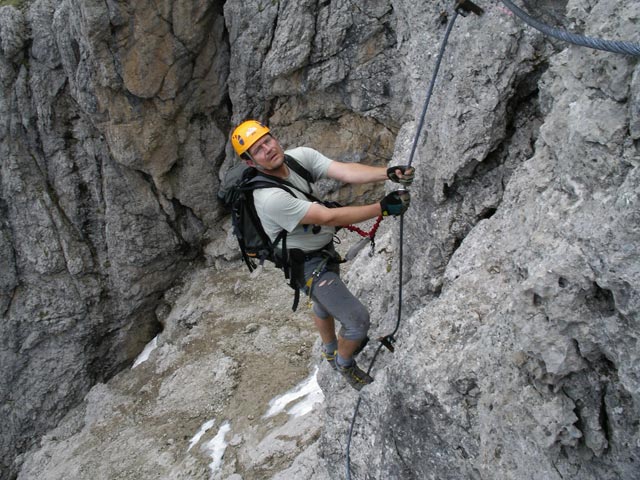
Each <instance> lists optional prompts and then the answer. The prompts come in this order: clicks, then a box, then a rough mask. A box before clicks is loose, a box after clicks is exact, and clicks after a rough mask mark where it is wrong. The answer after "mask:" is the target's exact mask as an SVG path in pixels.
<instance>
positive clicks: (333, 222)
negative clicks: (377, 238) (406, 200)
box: [300, 203, 382, 227]
mask: <svg viewBox="0 0 640 480" xmlns="http://www.w3.org/2000/svg"><path fill="white" fill-rule="evenodd" d="M381 213H382V208H381V206H380V204H379V203H372V204H370V205H361V206H355V207H340V208H327V207H325V206H324V205H322V204H320V203H312V204H311V206H310V207H309V209H308V210H307V213H306V215H305V216H304V217H303V218H302V220H301V221H300V224H302V225H328V226H330V227H338V226H343V225H351V224H353V223H360V222H364V221H365V220H369V219H370V218H375V217H377V216H378V215H380V214H381Z"/></svg>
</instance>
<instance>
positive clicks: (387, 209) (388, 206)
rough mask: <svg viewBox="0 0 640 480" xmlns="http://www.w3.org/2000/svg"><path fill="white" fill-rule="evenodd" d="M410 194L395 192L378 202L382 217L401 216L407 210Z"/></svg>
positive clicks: (406, 191) (400, 191) (401, 191)
mask: <svg viewBox="0 0 640 480" xmlns="http://www.w3.org/2000/svg"><path fill="white" fill-rule="evenodd" d="M410 203H411V194H410V193H409V191H408V190H396V191H395V192H391V193H390V194H389V195H387V196H386V197H384V198H383V199H382V200H381V201H380V208H381V209H382V215H383V216H385V217H386V216H389V215H392V216H397V215H402V214H403V213H404V212H406V211H407V209H408V208H409V204H410Z"/></svg>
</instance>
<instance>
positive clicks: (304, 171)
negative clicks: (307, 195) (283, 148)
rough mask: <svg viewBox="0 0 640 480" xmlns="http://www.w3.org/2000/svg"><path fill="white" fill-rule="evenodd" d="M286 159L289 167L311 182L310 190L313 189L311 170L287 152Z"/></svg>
mask: <svg viewBox="0 0 640 480" xmlns="http://www.w3.org/2000/svg"><path fill="white" fill-rule="evenodd" d="M284 161H285V163H286V164H287V167H289V168H290V169H291V170H293V171H294V172H296V173H297V174H298V175H300V176H301V177H302V178H304V179H305V180H306V181H307V183H308V184H309V190H311V184H312V183H314V180H313V175H311V172H310V171H309V170H307V169H306V168H304V167H303V166H302V165H301V164H300V162H298V161H297V160H296V159H295V158H293V157H292V156H291V155H288V154H285V155H284Z"/></svg>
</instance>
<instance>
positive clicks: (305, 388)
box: [262, 367, 324, 418]
mask: <svg viewBox="0 0 640 480" xmlns="http://www.w3.org/2000/svg"><path fill="white" fill-rule="evenodd" d="M296 401H297V403H296V404H295V405H293V406H291V407H290V408H289V409H288V410H287V413H288V414H289V415H293V416H294V417H301V416H302V415H306V414H307V413H309V412H311V411H312V410H313V407H314V406H315V405H316V404H317V403H322V402H323V401H324V393H322V389H321V388H320V385H319V384H318V367H316V369H315V371H314V372H313V374H312V375H311V376H310V377H309V378H307V379H306V380H304V381H303V382H301V383H299V384H298V385H296V386H295V387H294V388H293V389H291V390H289V391H288V392H287V393H284V394H282V395H280V396H278V397H276V398H274V399H272V400H271V401H270V402H269V410H267V413H265V414H264V416H263V417H262V418H269V417H273V416H275V415H277V414H279V413H280V412H283V411H285V409H286V408H287V406H288V405H290V404H291V403H292V402H296Z"/></svg>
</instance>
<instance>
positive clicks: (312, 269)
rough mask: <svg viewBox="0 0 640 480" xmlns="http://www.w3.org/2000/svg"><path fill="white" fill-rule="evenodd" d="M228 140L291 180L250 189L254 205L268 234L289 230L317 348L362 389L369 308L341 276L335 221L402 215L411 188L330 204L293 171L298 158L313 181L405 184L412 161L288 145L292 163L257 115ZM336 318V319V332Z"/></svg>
mask: <svg viewBox="0 0 640 480" xmlns="http://www.w3.org/2000/svg"><path fill="white" fill-rule="evenodd" d="M231 143H232V145H233V148H234V150H235V151H236V153H237V154H238V155H239V156H240V158H242V159H243V160H244V161H245V162H246V163H247V164H248V165H249V166H251V167H254V168H256V169H257V170H258V172H259V174H260V175H267V176H271V177H275V178H276V179H278V180H279V181H284V182H286V185H288V186H289V187H290V186H293V187H294V188H289V192H288V191H286V190H284V189H282V188H277V187H274V188H261V189H257V190H255V191H254V192H253V201H254V204H255V208H256V212H257V214H258V217H259V218H260V222H261V224H262V227H263V228H264V230H265V232H266V233H267V235H268V236H269V238H271V240H272V241H274V240H275V239H276V238H277V237H278V234H279V233H281V232H282V230H286V232H287V235H286V249H287V252H289V253H290V255H289V258H291V259H292V261H294V262H298V264H299V265H298V267H299V268H298V271H299V272H300V274H301V275H302V272H304V274H303V278H300V279H299V285H300V286H301V287H303V288H304V289H306V290H307V293H309V289H310V290H311V292H310V296H311V298H312V299H313V311H312V317H313V321H314V323H315V325H316V327H317V329H318V331H319V334H320V338H321V340H322V356H323V358H325V359H326V360H327V361H328V362H329V364H330V365H331V366H332V368H334V369H336V370H338V371H339V372H340V373H341V374H342V375H343V376H344V377H345V378H346V380H347V382H348V383H349V384H350V385H351V386H353V387H354V388H356V389H357V390H360V389H361V388H362V387H363V386H364V385H366V384H369V383H371V382H372V381H373V378H371V377H370V376H369V375H368V374H367V373H366V372H364V371H363V370H361V369H360V368H359V367H358V365H357V364H356V361H355V360H354V355H356V354H357V353H359V352H360V350H362V348H364V345H365V344H366V342H367V341H368V336H367V332H368V330H369V312H368V311H367V309H366V307H365V306H364V305H362V303H361V302H360V301H359V300H358V299H357V298H356V297H355V296H354V295H353V294H352V293H351V292H350V291H349V290H348V289H347V287H346V286H345V284H344V283H343V281H342V280H341V279H340V271H339V265H338V262H339V260H338V259H339V256H338V255H337V253H336V252H335V249H334V247H333V237H334V234H335V231H336V230H335V227H337V226H344V225H350V224H354V223H358V222H363V221H365V220H369V219H372V218H375V217H377V216H379V215H393V216H397V215H401V214H403V213H404V212H405V211H406V210H407V208H408V207H409V201H410V196H409V192H408V191H406V190H398V191H395V192H392V193H390V194H388V195H387V196H385V197H384V198H383V199H382V200H381V201H380V202H379V203H372V204H369V205H362V206H346V207H338V208H328V207H327V206H325V205H324V204H323V203H320V202H314V201H313V200H311V199H310V198H309V196H308V195H305V193H304V192H307V193H311V184H310V182H308V181H307V180H306V179H305V178H303V176H301V175H300V174H299V173H298V172H299V171H300V168H299V166H302V167H303V171H304V170H306V171H307V172H308V174H309V173H310V177H311V178H312V180H313V181H316V180H318V179H320V178H323V177H328V178H333V179H336V180H339V181H341V182H344V183H354V184H361V183H370V182H382V181H385V180H388V179H390V180H392V181H394V182H397V183H401V184H403V185H404V186H408V185H410V184H411V182H412V181H413V177H414V169H413V168H412V167H409V168H406V167H404V166H396V167H391V168H389V169H387V168H386V167H373V166H368V165H362V164H359V163H343V162H338V161H333V160H330V159H329V158H327V157H325V156H324V155H322V154H321V153H320V152H318V151H316V150H313V149H311V148H307V147H297V148H293V149H291V150H287V151H286V155H287V157H292V158H293V159H294V161H293V163H294V164H297V168H295V165H292V163H291V159H290V158H287V159H286V160H285V151H284V150H283V148H282V146H281V145H280V143H279V142H278V140H277V139H276V138H275V137H274V136H273V135H272V134H271V133H270V130H269V128H268V127H266V126H264V125H263V124H261V123H259V122H257V121H255V120H247V121H245V122H243V123H241V124H240V125H239V126H238V127H237V128H236V129H235V130H234V131H233V134H232V136H231ZM289 165H292V168H290V167H289ZM294 168H295V169H294ZM304 173H306V172H304ZM308 174H307V176H308ZM291 193H293V194H294V195H295V196H293V195H292V194H291ZM293 252H295V253H296V255H294V254H293ZM292 271H296V268H293V269H292ZM334 319H335V320H337V321H338V322H339V323H340V324H341V329H340V331H339V333H338V335H337V336H336V331H335V322H334Z"/></svg>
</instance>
